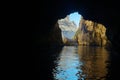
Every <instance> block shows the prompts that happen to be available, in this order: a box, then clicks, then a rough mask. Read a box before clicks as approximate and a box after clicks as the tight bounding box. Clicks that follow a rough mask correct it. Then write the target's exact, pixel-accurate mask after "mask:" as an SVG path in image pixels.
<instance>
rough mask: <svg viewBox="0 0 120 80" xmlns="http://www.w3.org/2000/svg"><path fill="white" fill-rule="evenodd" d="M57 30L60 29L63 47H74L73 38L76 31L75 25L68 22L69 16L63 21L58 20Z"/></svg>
mask: <svg viewBox="0 0 120 80" xmlns="http://www.w3.org/2000/svg"><path fill="white" fill-rule="evenodd" d="M58 24H59V28H60V29H61V34H62V40H63V43H64V44H65V45H74V44H75V45H76V41H74V40H73V37H74V35H75V33H76V31H77V25H76V24H75V23H74V22H73V21H70V19H69V15H68V16H66V17H65V18H64V19H60V20H58Z"/></svg>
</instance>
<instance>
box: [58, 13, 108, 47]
mask: <svg viewBox="0 0 120 80" xmlns="http://www.w3.org/2000/svg"><path fill="white" fill-rule="evenodd" d="M57 23H58V25H59V28H60V29H61V35H62V41H63V44H64V45H85V46H89V45H90V46H106V45H107V44H108V43H109V40H108V39H107V36H106V28H105V26H104V25H103V24H100V23H97V22H94V21H91V20H85V19H84V18H83V16H82V15H80V14H78V12H74V13H71V14H69V15H67V16H66V17H65V18H64V19H58V21H57Z"/></svg>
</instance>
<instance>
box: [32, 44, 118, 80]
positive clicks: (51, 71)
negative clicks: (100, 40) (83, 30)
mask: <svg viewBox="0 0 120 80" xmlns="http://www.w3.org/2000/svg"><path fill="white" fill-rule="evenodd" d="M38 50H39V49H38ZM35 51H36V50H35ZM34 53H35V52H34ZM36 53H38V54H39V55H38V54H34V58H33V65H32V67H33V70H34V72H33V73H32V74H33V75H32V76H33V79H34V80H120V53H118V52H115V51H113V50H109V51H108V50H107V49H105V48H104V47H90V46H64V47H63V48H60V49H58V48H56V47H55V48H53V49H49V48H47V49H46V48H41V51H36Z"/></svg>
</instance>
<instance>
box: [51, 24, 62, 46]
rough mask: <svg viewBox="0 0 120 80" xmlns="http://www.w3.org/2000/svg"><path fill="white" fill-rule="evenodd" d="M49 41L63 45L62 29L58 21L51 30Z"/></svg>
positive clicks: (52, 43)
mask: <svg viewBox="0 0 120 80" xmlns="http://www.w3.org/2000/svg"><path fill="white" fill-rule="evenodd" d="M49 42H50V43H51V45H63V41H62V35H61V29H60V28H59V24H58V23H56V24H55V27H54V28H53V29H52V30H51V32H50V38H49Z"/></svg>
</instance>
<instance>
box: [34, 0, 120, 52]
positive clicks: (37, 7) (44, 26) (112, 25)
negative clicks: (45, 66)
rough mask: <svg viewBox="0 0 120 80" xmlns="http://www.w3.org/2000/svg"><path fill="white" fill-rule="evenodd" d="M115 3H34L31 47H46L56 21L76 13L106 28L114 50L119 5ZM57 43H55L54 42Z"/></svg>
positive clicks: (118, 39)
mask: <svg viewBox="0 0 120 80" xmlns="http://www.w3.org/2000/svg"><path fill="white" fill-rule="evenodd" d="M117 3H118V2H117V1H109V2H105V1H104V0H101V1H92V0H88V1H85V0H84V1H79V0H71V1H69V0H60V1H59V0H54V1H52V0H51V1H42V0H41V1H40V2H34V3H33V4H34V6H33V8H34V11H33V15H34V17H33V18H34V21H33V23H34V27H33V46H36V45H37V46H39V45H43V46H45V45H48V44H49V43H50V42H49V37H51V36H50V35H49V34H50V32H51V29H54V28H53V27H54V25H55V24H56V21H57V20H58V19H61V18H64V17H65V16H66V15H68V14H70V13H72V12H75V11H78V12H79V14H81V15H82V16H83V17H84V19H87V20H92V21H95V22H98V23H101V24H103V25H105V26H106V28H107V33H106V34H107V36H108V39H109V40H110V41H111V43H112V45H113V46H115V49H117V50H119V47H120V45H119V44H120V32H119V31H120V29H119V25H120V23H119V18H120V15H119V14H120V13H119V10H120V8H119V5H118V4H117ZM55 43H57V42H55Z"/></svg>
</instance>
